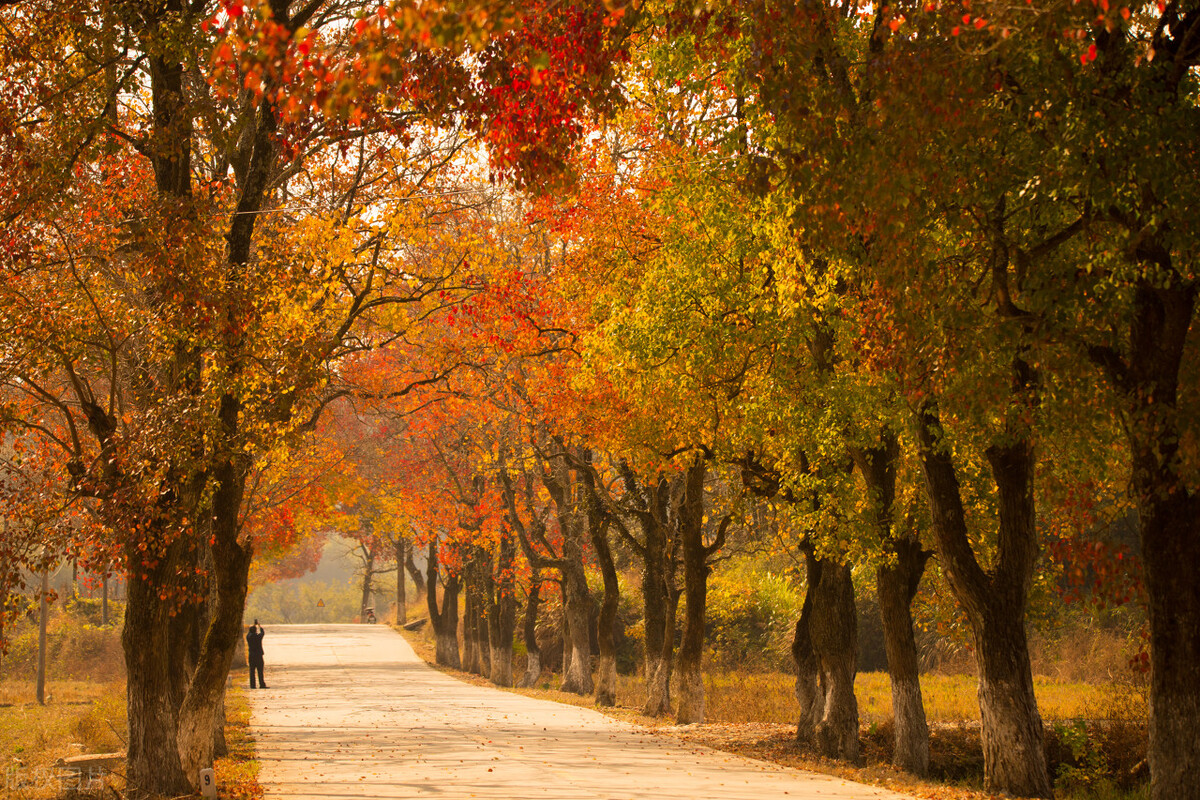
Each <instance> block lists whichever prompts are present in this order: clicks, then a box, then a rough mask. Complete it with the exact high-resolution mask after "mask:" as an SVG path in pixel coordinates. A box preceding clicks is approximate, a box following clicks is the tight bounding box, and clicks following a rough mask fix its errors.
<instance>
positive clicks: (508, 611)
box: [487, 531, 517, 686]
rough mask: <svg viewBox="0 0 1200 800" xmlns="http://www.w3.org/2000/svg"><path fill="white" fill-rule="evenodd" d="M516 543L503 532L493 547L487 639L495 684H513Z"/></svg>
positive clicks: (509, 535)
mask: <svg viewBox="0 0 1200 800" xmlns="http://www.w3.org/2000/svg"><path fill="white" fill-rule="evenodd" d="M516 550H517V545H516V542H515V541H513V535H512V533H511V532H509V531H505V532H503V534H502V535H501V537H500V544H499V547H498V548H497V551H496V566H495V569H494V570H493V571H492V580H491V582H490V588H489V592H488V614H487V640H488V645H489V647H490V650H491V658H490V664H489V666H490V672H491V674H490V677H491V681H492V683H494V684H496V685H497V686H512V685H513V672H512V660H513V632H514V629H515V628H516V624H517V597H516V586H515V585H514V583H515V581H514V579H513V563H514V562H515V561H516V556H517V552H516Z"/></svg>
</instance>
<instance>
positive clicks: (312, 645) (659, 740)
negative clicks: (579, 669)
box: [250, 625, 903, 800]
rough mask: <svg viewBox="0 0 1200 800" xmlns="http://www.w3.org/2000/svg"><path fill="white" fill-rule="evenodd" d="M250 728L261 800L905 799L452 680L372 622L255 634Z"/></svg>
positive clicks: (273, 629) (584, 711)
mask: <svg viewBox="0 0 1200 800" xmlns="http://www.w3.org/2000/svg"><path fill="white" fill-rule="evenodd" d="M265 649H266V654H267V673H266V680H267V685H268V686H269V687H270V688H269V689H267V690H265V691H264V690H259V691H256V692H252V693H251V695H250V696H251V706H252V709H253V712H252V719H251V727H252V730H253V733H254V736H255V738H256V739H257V742H258V757H259V760H260V762H261V764H262V771H261V773H260V781H261V782H262V784H263V786H264V788H265V790H266V796H267V797H268V798H274V797H278V798H288V800H304V799H305V798H322V799H323V800H329V798H343V797H344V798H360V797H368V798H369V797H379V798H392V797H433V796H437V797H446V798H460V797H461V798H468V797H483V798H513V799H514V800H515V799H516V798H521V799H522V800H524V798H553V800H573V799H574V798H587V799H588V800H595V799H596V798H656V800H664V799H665V800H670V799H671V798H680V800H684V798H686V800H693V798H700V797H719V798H722V800H741V799H743V798H744V799H746V800H750V799H751V798H752V799H753V800H772V799H773V798H785V797H786V798H789V800H795V798H801V800H808V799H814V800H815V799H816V798H821V800H866V799H867V798H885V799H887V800H903V798H902V797H901V795H898V794H895V793H893V792H888V791H886V790H883V789H878V788H875V787H870V786H864V785H861V784H856V783H851V782H849V781H844V780H841V779H838V778H831V777H828V776H824V775H815V774H811V773H805V772H800V771H798V770H792V769H786V768H782V767H775V766H772V765H768V764H764V763H761V762H757V761H752V760H750V759H745V758H740V757H737V756H732V755H729V754H726V753H720V752H716V751H711V750H703V749H696V748H692V747H684V746H681V745H680V744H678V743H676V742H673V741H672V740H671V739H670V738H669V737H665V736H660V735H656V734H652V733H649V732H647V731H645V730H643V729H639V728H638V727H636V726H634V725H629V724H626V723H623V722H620V721H617V720H613V719H610V718H608V717H605V716H604V715H602V714H600V713H597V712H595V711H592V710H590V709H585V708H578V707H575V706H568V705H560V704H558V703H553V702H549V701H543V700H535V699H532V698H528V697H525V696H522V695H518V694H514V693H511V692H504V691H500V690H497V689H490V688H486V687H480V686H472V685H470V684H466V683H463V682H461V681H458V680H456V679H454V678H452V677H450V676H448V675H445V674H443V673H440V672H438V671H436V670H434V669H432V668H430V667H429V666H427V665H426V664H425V663H424V662H423V661H421V659H420V658H418V657H417V656H416V654H415V653H414V652H413V650H412V648H411V647H409V645H408V643H407V642H405V641H404V639H402V638H401V637H400V636H399V635H398V634H397V633H395V632H394V631H392V630H390V629H388V628H386V627H384V626H377V627H376V626H365V625H292V626H282V625H280V626H273V627H270V628H268V629H267V636H266V641H265Z"/></svg>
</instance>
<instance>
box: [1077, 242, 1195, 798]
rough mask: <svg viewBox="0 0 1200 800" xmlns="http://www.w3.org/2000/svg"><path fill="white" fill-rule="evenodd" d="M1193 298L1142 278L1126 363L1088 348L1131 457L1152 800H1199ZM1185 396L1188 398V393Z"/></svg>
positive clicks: (1158, 252)
mask: <svg viewBox="0 0 1200 800" xmlns="http://www.w3.org/2000/svg"><path fill="white" fill-rule="evenodd" d="M1143 251H1144V252H1143ZM1167 252H1168V251H1167V249H1166V247H1165V246H1164V245H1162V244H1161V243H1160V242H1157V241H1153V240H1148V241H1146V242H1144V243H1143V244H1142V251H1139V255H1141V256H1143V257H1146V258H1148V259H1149V260H1151V261H1154V262H1156V263H1155V266H1154V268H1155V269H1156V270H1161V269H1162V266H1163V263H1162V262H1163V257H1164V256H1165V254H1166V253H1167ZM1196 297H1197V288H1196V283H1195V281H1190V282H1189V281H1187V280H1185V279H1184V278H1183V277H1182V276H1181V275H1179V274H1178V273H1175V274H1174V275H1173V276H1172V279H1171V280H1170V281H1168V282H1165V283H1163V282H1159V283H1158V285H1152V284H1151V283H1149V282H1148V281H1142V282H1140V283H1139V284H1138V285H1137V286H1136V288H1135V292H1134V296H1133V304H1132V309H1131V314H1130V328H1129V355H1128V358H1127V359H1122V357H1121V356H1119V355H1118V354H1117V353H1116V352H1114V351H1113V350H1112V349H1110V348H1107V347H1097V348H1093V349H1092V351H1091V355H1092V358H1093V360H1095V361H1096V362H1097V363H1098V364H1099V365H1100V366H1101V368H1102V369H1103V370H1104V372H1105V374H1106V376H1107V378H1108V380H1109V382H1110V383H1111V384H1112V385H1113V387H1114V388H1115V389H1116V391H1117V393H1118V396H1120V397H1121V399H1122V401H1123V404H1124V409H1123V411H1124V423H1125V430H1126V434H1127V437H1128V440H1129V447H1130V451H1131V454H1132V460H1133V470H1132V483H1133V490H1134V494H1135V496H1136V498H1137V505H1138V520H1139V526H1140V534H1141V544H1142V560H1143V564H1144V569H1145V580H1146V594H1147V597H1148V601H1149V617H1150V667H1151V670H1150V746H1149V759H1148V760H1149V762H1150V794H1151V797H1152V798H1153V800H1176V798H1178V800H1200V779H1198V778H1197V776H1198V775H1200V581H1198V580H1196V573H1197V570H1200V482H1198V481H1197V479H1196V474H1195V471H1194V465H1195V459H1194V457H1193V458H1190V459H1189V458H1188V457H1187V456H1186V455H1185V454H1184V453H1182V452H1181V444H1182V443H1183V442H1184V441H1186V440H1187V439H1188V437H1189V435H1191V436H1194V435H1195V431H1196V423H1195V421H1194V420H1189V419H1187V418H1185V417H1181V414H1182V413H1185V412H1182V411H1181V409H1180V407H1179V406H1180V403H1179V388H1180V386H1179V384H1180V375H1181V374H1194V372H1193V371H1194V369H1195V364H1194V363H1193V364H1191V365H1190V367H1185V366H1184V362H1185V359H1186V358H1187V357H1188V355H1189V353H1190V354H1191V356H1192V358H1193V359H1194V357H1195V349H1194V348H1195V332H1194V330H1193V328H1194V324H1195V313H1196ZM1189 337H1191V339H1192V342H1191V345H1192V348H1191V349H1190V350H1189ZM1185 390H1186V392H1187V393H1189V394H1190V395H1191V398H1192V399H1193V401H1194V396H1195V387H1194V386H1185ZM1189 466H1191V467H1192V471H1190V472H1189Z"/></svg>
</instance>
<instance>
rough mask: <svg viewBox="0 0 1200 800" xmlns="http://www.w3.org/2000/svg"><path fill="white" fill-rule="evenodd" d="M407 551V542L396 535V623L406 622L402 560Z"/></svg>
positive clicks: (405, 594) (406, 612) (406, 597)
mask: <svg viewBox="0 0 1200 800" xmlns="http://www.w3.org/2000/svg"><path fill="white" fill-rule="evenodd" d="M407 551H408V542H407V541H405V539H404V537H403V536H397V537H396V624H397V625H403V624H404V623H406V622H408V592H407V591H406V588H407V587H406V586H405V580H404V562H405V560H406V556H407Z"/></svg>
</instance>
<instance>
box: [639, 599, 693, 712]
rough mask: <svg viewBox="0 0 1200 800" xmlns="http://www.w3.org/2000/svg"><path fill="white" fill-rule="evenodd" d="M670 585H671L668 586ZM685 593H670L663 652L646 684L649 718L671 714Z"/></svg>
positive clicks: (655, 662) (659, 655) (656, 660)
mask: <svg viewBox="0 0 1200 800" xmlns="http://www.w3.org/2000/svg"><path fill="white" fill-rule="evenodd" d="M668 585H669V584H668ZM682 595H683V592H682V591H681V590H679V589H674V590H672V591H670V592H669V594H668V596H667V603H666V609H665V611H666V616H665V618H664V620H663V629H664V630H665V631H666V635H665V636H664V637H663V640H662V650H661V651H660V652H659V654H658V658H656V659H655V661H654V672H653V674H651V675H650V678H649V680H648V681H647V682H646V705H645V706H644V707H643V708H642V713H643V714H645V715H646V716H648V717H663V716H666V715H667V714H670V713H671V674H672V672H673V671H674V668H675V619H676V615H677V613H678V609H679V598H680V597H681V596H682Z"/></svg>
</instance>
